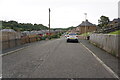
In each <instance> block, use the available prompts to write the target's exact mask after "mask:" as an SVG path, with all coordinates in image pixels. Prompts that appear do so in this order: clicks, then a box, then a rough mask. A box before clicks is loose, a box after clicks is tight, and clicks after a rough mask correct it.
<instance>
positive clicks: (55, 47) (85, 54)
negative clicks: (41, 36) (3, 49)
mask: <svg viewBox="0 0 120 80" xmlns="http://www.w3.org/2000/svg"><path fill="white" fill-rule="evenodd" d="M2 60H3V61H2V62H3V66H2V68H3V78H113V75H112V74H111V73H110V72H109V71H107V70H106V69H105V68H104V66H102V65H101V64H100V62H99V61H98V60H97V59H96V58H95V57H94V56H93V55H92V54H91V53H90V52H89V51H88V50H87V49H86V48H85V47H83V45H81V44H80V43H67V42H66V40H65V39H64V38H60V39H56V40H49V41H45V42H43V43H40V42H38V43H35V44H32V45H31V46H29V47H27V48H25V49H23V50H20V51H17V52H15V53H12V54H9V55H6V56H3V59H2Z"/></svg>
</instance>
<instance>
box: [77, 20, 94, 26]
mask: <svg viewBox="0 0 120 80" xmlns="http://www.w3.org/2000/svg"><path fill="white" fill-rule="evenodd" d="M78 26H80V27H81V26H96V25H95V24H92V23H90V22H89V21H88V20H86V21H83V22H82V23H81V24H80V25H78Z"/></svg>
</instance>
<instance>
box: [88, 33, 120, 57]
mask: <svg viewBox="0 0 120 80" xmlns="http://www.w3.org/2000/svg"><path fill="white" fill-rule="evenodd" d="M119 40H120V35H108V34H92V35H90V42H91V43H93V44H95V45H96V46H98V47H99V48H102V49H104V50H105V51H107V52H109V53H111V54H112V55H115V56H116V57H120V49H119V48H120V43H119V42H118V41H119Z"/></svg>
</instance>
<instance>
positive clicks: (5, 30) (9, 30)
mask: <svg viewBox="0 0 120 80" xmlns="http://www.w3.org/2000/svg"><path fill="white" fill-rule="evenodd" d="M0 31H4V32H16V31H15V30H13V29H2V30H0Z"/></svg>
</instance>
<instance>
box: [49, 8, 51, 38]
mask: <svg viewBox="0 0 120 80" xmlns="http://www.w3.org/2000/svg"><path fill="white" fill-rule="evenodd" d="M50 12H51V10H50V8H49V38H50Z"/></svg>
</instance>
